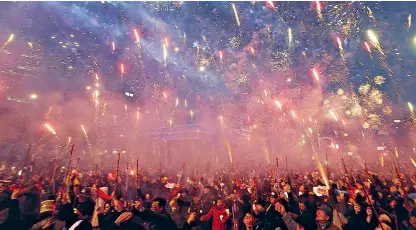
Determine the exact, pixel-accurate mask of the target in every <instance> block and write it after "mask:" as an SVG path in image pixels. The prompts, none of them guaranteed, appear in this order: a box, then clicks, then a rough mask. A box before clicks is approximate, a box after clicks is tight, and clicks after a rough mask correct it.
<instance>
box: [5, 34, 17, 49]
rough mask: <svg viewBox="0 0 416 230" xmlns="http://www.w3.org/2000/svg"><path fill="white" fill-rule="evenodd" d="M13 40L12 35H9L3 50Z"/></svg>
mask: <svg viewBox="0 0 416 230" xmlns="http://www.w3.org/2000/svg"><path fill="white" fill-rule="evenodd" d="M13 39H14V34H10V35H9V39H7V41H6V42H5V43H4V44H3V48H4V47H6V46H7V45H8V44H9V43H10V42H12V41H13Z"/></svg>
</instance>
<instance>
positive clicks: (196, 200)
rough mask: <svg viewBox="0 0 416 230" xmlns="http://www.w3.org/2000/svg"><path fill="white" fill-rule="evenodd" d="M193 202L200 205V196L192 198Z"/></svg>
mask: <svg viewBox="0 0 416 230" xmlns="http://www.w3.org/2000/svg"><path fill="white" fill-rule="evenodd" d="M192 202H194V203H198V202H199V196H198V195H195V196H192Z"/></svg>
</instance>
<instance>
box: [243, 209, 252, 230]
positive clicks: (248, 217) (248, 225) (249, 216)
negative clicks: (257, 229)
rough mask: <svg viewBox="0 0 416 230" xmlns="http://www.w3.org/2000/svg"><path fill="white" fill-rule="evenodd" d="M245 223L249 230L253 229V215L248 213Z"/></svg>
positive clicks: (245, 216)
mask: <svg viewBox="0 0 416 230" xmlns="http://www.w3.org/2000/svg"><path fill="white" fill-rule="evenodd" d="M243 223H244V225H245V226H246V227H248V228H251V226H253V216H252V215H251V213H249V212H247V213H246V214H245V215H244V219H243Z"/></svg>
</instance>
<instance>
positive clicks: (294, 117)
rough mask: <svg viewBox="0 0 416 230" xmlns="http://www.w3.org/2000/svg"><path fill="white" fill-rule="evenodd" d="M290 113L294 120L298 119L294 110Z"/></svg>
mask: <svg viewBox="0 0 416 230" xmlns="http://www.w3.org/2000/svg"><path fill="white" fill-rule="evenodd" d="M290 113H291V114H292V117H293V119H296V113H295V111H293V110H290Z"/></svg>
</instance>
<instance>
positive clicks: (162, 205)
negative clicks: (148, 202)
mask: <svg viewBox="0 0 416 230" xmlns="http://www.w3.org/2000/svg"><path fill="white" fill-rule="evenodd" d="M153 202H158V203H159V207H162V208H163V209H165V206H166V200H165V198H162V197H156V198H155V199H153Z"/></svg>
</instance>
